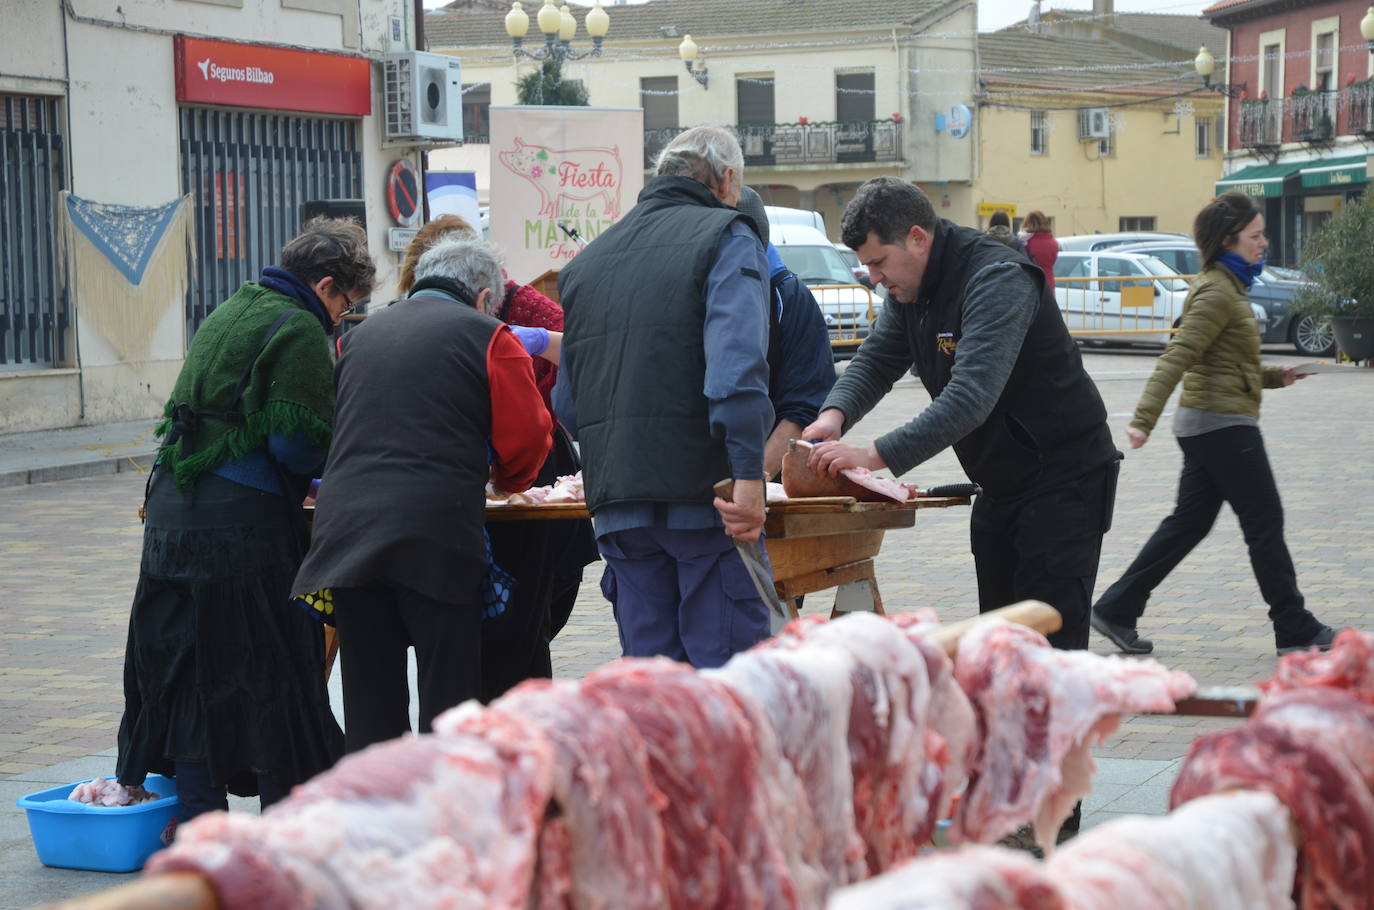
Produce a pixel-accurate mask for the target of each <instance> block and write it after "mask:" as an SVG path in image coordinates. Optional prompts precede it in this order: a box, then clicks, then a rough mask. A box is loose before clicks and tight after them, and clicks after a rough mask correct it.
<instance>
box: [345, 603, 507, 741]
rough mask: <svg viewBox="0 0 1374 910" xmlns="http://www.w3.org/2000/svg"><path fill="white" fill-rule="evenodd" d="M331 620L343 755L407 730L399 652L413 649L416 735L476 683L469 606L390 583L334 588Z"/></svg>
mask: <svg viewBox="0 0 1374 910" xmlns="http://www.w3.org/2000/svg"><path fill="white" fill-rule="evenodd" d="M334 621H335V623H336V624H337V626H338V630H339V656H340V662H341V664H342V676H343V695H344V741H345V747H346V749H347V751H349V752H357V751H358V750H359V749H364V748H366V747H367V746H370V745H372V744H373V743H379V742H385V741H386V740H388V739H395V738H396V737H398V736H400V735H401V734H402V733H406V732H408V731H409V730H410V683H409V681H408V680H407V678H406V650H407V649H408V648H410V647H412V646H413V647H414V648H415V664H416V670H417V676H418V689H419V694H420V732H421V733H428V732H430V729H431V724H432V723H433V721H434V718H435V717H436V716H438V715H439V714H442V713H443V712H444V711H446V710H448V709H449V708H451V707H453V706H454V705H456V704H459V703H461V702H464V701H467V700H468V699H469V698H476V697H477V695H478V693H479V691H480V689H481V682H482V630H481V623H482V614H481V609H480V607H478V605H477V604H476V603H475V602H473V603H457V604H454V603H440V602H439V601H436V600H430V599H429V598H428V597H425V596H424V595H422V594H419V593H417V592H415V591H412V590H410V589H409V588H402V587H399V586H394V585H369V586H367V587H360V588H335V589H334Z"/></svg>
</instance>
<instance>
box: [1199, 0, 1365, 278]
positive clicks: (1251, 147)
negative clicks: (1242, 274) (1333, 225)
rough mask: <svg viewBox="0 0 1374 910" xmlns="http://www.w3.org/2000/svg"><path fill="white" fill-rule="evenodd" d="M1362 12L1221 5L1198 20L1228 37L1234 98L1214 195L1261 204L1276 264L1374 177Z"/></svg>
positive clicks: (1271, 3)
mask: <svg viewBox="0 0 1374 910" xmlns="http://www.w3.org/2000/svg"><path fill="white" fill-rule="evenodd" d="M1368 9H1369V4H1368V3H1367V2H1366V0H1341V2H1311V0H1223V2H1221V3H1217V4H1215V5H1213V6H1211V7H1209V8H1208V9H1207V10H1205V11H1204V13H1203V15H1205V16H1208V17H1209V18H1210V20H1211V21H1212V23H1213V24H1215V25H1218V26H1220V27H1222V28H1225V29H1227V30H1228V32H1229V40H1228V43H1227V46H1226V47H1225V49H1224V51H1225V56H1226V57H1227V58H1229V60H1230V66H1231V75H1230V84H1231V87H1232V89H1233V94H1234V97H1233V98H1231V99H1230V100H1229V102H1228V109H1227V121H1228V129H1227V150H1226V176H1225V178H1223V179H1222V180H1221V181H1219V182H1218V183H1217V190H1218V191H1221V190H1225V189H1238V190H1241V191H1243V192H1246V193H1249V194H1251V195H1253V196H1256V197H1258V198H1259V199H1261V200H1262V201H1263V204H1264V210H1265V224H1266V228H1267V230H1268V232H1269V239H1270V251H1269V258H1270V261H1271V262H1274V263H1276V264H1279V265H1288V266H1293V265H1296V264H1297V263H1298V262H1299V260H1300V259H1301V256H1302V247H1303V241H1304V238H1306V237H1307V236H1310V235H1311V233H1312V232H1313V231H1314V230H1316V229H1317V228H1318V227H1320V226H1321V224H1322V223H1323V222H1324V221H1325V220H1326V219H1327V218H1330V217H1331V215H1332V214H1333V213H1334V212H1336V211H1339V209H1340V208H1341V206H1343V205H1345V204H1347V203H1348V202H1349V201H1351V200H1352V199H1356V198H1359V197H1360V196H1362V195H1363V194H1364V193H1365V192H1366V191H1367V189H1368V187H1369V181H1370V178H1371V175H1372V174H1374V163H1372V162H1374V158H1371V157H1370V155H1369V149H1370V146H1369V142H1370V140H1371V139H1374V53H1371V51H1370V50H1369V47H1368V45H1367V43H1366V41H1365V39H1364V36H1363V35H1362V34H1361V32H1360V21H1361V19H1362V18H1363V17H1364V16H1365V15H1366V12H1367V10H1368ZM1212 50H1213V53H1214V54H1216V55H1217V57H1218V59H1220V57H1221V54H1219V53H1217V49H1212Z"/></svg>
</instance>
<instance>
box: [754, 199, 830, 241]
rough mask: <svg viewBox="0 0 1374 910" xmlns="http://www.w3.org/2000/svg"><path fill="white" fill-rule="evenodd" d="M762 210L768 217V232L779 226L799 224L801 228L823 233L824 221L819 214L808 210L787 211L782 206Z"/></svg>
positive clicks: (772, 206)
mask: <svg viewBox="0 0 1374 910" xmlns="http://www.w3.org/2000/svg"><path fill="white" fill-rule="evenodd" d="M763 210H764V212H765V213H767V215H768V224H769V230H770V231H771V230H772V227H773V226H775V225H780V224H799V225H801V226H802V227H809V228H814V229H815V230H818V231H820V232H821V233H822V234H824V233H825V219H824V218H822V217H821V213H820V212H813V211H811V210H810V209H789V208H787V207H786V206H782V205H765V206H764V207H763Z"/></svg>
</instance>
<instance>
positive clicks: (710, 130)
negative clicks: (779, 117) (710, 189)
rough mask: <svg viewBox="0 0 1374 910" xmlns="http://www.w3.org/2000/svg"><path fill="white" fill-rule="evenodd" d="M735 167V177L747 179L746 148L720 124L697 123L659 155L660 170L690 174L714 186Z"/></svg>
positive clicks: (684, 175)
mask: <svg viewBox="0 0 1374 910" xmlns="http://www.w3.org/2000/svg"><path fill="white" fill-rule="evenodd" d="M726 168H733V169H734V171H735V180H737V181H741V180H743V179H744V152H742V151H741V150H740V147H739V141H738V140H736V139H735V137H734V136H732V135H730V133H728V132H726V131H725V130H723V129H721V128H720V127H718V126H694V127H692V128H691V129H690V130H688V131H687V132H685V133H681V134H679V135H678V136H677V137H676V138H675V139H673V141H672V142H669V143H668V145H667V146H665V147H664V149H663V151H662V153H660V154H659V156H658V173H659V174H660V175H664V174H671V175H674V176H677V177H690V178H692V179H693V180H695V181H697V182H698V183H704V184H706V185H707V186H714V185H718V184H720V183H723V182H724V180H725V169H726Z"/></svg>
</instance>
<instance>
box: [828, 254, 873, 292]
mask: <svg viewBox="0 0 1374 910" xmlns="http://www.w3.org/2000/svg"><path fill="white" fill-rule="evenodd" d="M835 252H837V253H839V254H840V258H841V259H843V260H844V262H845V265H847V266H849V270H850V271H851V272H853V273H854V280H855V281H857V282H859V284H861V285H863V286H864V287H866V288H869V289H872V287H873V280H872V279H871V278H869V277H868V266H866V265H864V264H863V263H862V262H860V261H859V254H858V253H856V252H854V251H853V250H851V249H850V248H849V247H847V246H845V245H844V244H843V243H837V244H835Z"/></svg>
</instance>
